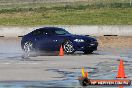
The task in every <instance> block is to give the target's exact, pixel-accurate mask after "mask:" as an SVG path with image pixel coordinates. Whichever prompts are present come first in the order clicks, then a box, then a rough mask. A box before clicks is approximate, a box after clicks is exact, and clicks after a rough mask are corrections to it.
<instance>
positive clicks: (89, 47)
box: [74, 41, 98, 51]
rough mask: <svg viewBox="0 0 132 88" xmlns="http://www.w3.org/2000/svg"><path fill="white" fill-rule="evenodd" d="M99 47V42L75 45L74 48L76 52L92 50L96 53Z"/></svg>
mask: <svg viewBox="0 0 132 88" xmlns="http://www.w3.org/2000/svg"><path fill="white" fill-rule="evenodd" d="M97 47H98V42H97V41H95V42H91V43H87V42H82V43H77V42H76V43H74V48H75V50H76V51H85V50H92V51H95V50H97Z"/></svg>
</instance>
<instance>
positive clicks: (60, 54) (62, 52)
mask: <svg viewBox="0 0 132 88" xmlns="http://www.w3.org/2000/svg"><path fill="white" fill-rule="evenodd" d="M59 56H64V50H63V47H62V45H61V47H60V52H59Z"/></svg>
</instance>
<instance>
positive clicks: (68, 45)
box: [21, 27, 98, 54]
mask: <svg viewBox="0 0 132 88" xmlns="http://www.w3.org/2000/svg"><path fill="white" fill-rule="evenodd" d="M61 45H62V46H63V49H64V51H65V53H66V54H72V53H74V52H75V51H83V52H84V53H85V54H88V53H92V52H93V51H95V50H97V46H98V42H97V40H96V39H95V38H92V37H88V36H81V35H73V34H71V33H69V32H68V31H66V30H65V29H63V28H58V27H44V28H39V29H36V30H34V31H32V32H30V33H28V34H27V35H25V36H24V37H23V38H22V41H21V46H22V49H23V50H24V51H25V52H31V51H38V50H39V51H59V49H60V46H61Z"/></svg>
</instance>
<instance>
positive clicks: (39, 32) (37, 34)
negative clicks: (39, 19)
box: [32, 30, 43, 36]
mask: <svg viewBox="0 0 132 88" xmlns="http://www.w3.org/2000/svg"><path fill="white" fill-rule="evenodd" d="M32 34H33V35H35V36H39V35H42V34H43V33H42V32H41V31H40V30H35V31H33V32H32Z"/></svg>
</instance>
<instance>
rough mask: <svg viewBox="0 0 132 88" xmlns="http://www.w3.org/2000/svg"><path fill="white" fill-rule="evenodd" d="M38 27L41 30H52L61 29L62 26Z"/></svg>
mask: <svg viewBox="0 0 132 88" xmlns="http://www.w3.org/2000/svg"><path fill="white" fill-rule="evenodd" d="M38 29H40V30H43V29H48V30H49V29H50V30H52V29H63V28H59V27H42V28H38Z"/></svg>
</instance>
